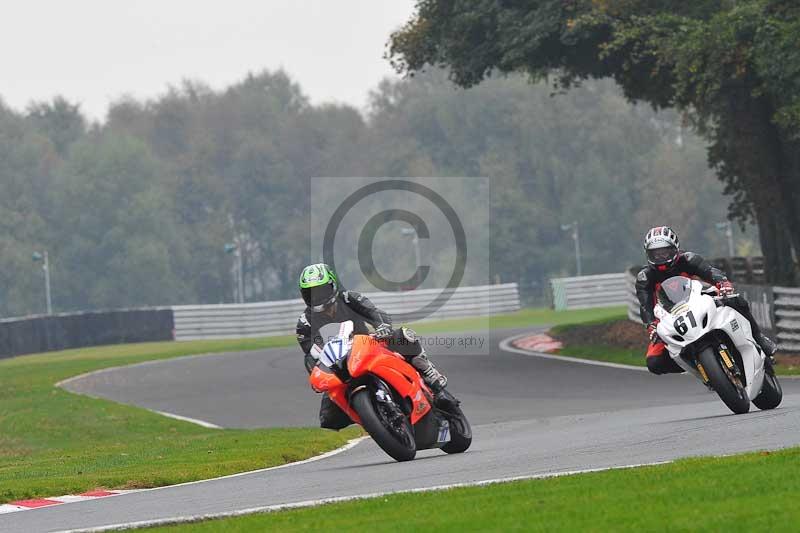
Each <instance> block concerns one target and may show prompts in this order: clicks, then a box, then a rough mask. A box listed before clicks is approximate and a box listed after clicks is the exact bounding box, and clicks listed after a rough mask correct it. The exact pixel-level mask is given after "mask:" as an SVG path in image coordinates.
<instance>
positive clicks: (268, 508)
mask: <svg viewBox="0 0 800 533" xmlns="http://www.w3.org/2000/svg"><path fill="white" fill-rule="evenodd" d="M672 462H674V461H656V462H652V463H638V464H632V465H619V466H608V467H601V468H586V469H581V470H567V471H562V472H548V473H543V474H529V475H523V476H513V477H504V478H494V479H484V480H480V481H467V482H463V483H451V484H447V485H434V486H431V487H420V488H414V489H405V490H397V491H385V492H373V493H368V494H356V495H353V496H338V497H333V498H323V499H319V500H304V501H299V502H292V503H280V504H275V505H264V506H261V507H250V508H248V509H241V510H238V511H225V512H221V513H207V514H201V515H186V516H178V517H173V518H159V519H154V520H141V521H138V522H126V523H120V524H109V525H106V526H98V527H91V528H84V529H66V530H62V531H60V532H59V533H100V532H103V531H121V530H125V529H135V528H143V527H152V526H164V525H171V524H185V523H192V522H200V521H203V520H210V519H219V518H232V517H236V516H243V515H249V514H256V513H270V512H275V511H284V510H289V509H299V508H303V507H316V506H319V505H326V504H330V503H341V502H348V501H355V500H365V499H369V498H380V497H382V496H389V495H392V494H415V493H424V492H435V491H443V490H449V489H458V488H465V487H482V486H486V485H497V484H501V483H511V482H514V481H526V480H532V479H549V478H556V477H564V476H572V475H576V474H589V473H592V472H605V471H609V470H627V469H631V468H639V467H643V466H656V465H663V464H669V463H672Z"/></svg>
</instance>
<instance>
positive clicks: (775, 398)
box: [753, 368, 783, 410]
mask: <svg viewBox="0 0 800 533" xmlns="http://www.w3.org/2000/svg"><path fill="white" fill-rule="evenodd" d="M781 400H783V389H781V384H780V383H779V382H778V377H777V376H776V375H775V371H774V370H772V369H771V368H769V369H767V370H765V372H764V384H763V385H762V386H761V392H759V393H758V396H756V397H755V398H753V403H754V404H756V407H758V408H759V409H762V410H766V409H775V408H776V407H778V406H779V405H780V404H781Z"/></svg>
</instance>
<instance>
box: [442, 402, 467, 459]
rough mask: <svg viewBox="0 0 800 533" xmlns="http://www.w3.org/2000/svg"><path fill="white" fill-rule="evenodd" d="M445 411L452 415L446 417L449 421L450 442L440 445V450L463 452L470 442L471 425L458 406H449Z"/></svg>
mask: <svg viewBox="0 0 800 533" xmlns="http://www.w3.org/2000/svg"><path fill="white" fill-rule="evenodd" d="M447 412H448V413H450V414H451V415H452V416H449V417H448V421H449V422H450V442H448V443H447V444H445V445H444V446H442V451H443V452H446V453H464V452H465V451H467V449H468V448H469V447H470V445H471V444H472V427H471V426H470V425H469V420H467V417H466V416H464V412H463V411H462V410H461V408H460V407H457V406H455V407H451V408H449V409H448V410H447Z"/></svg>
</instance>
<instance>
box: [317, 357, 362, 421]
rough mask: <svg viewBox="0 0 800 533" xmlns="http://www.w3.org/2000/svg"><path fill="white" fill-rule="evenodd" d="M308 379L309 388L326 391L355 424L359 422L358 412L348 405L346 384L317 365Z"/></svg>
mask: <svg viewBox="0 0 800 533" xmlns="http://www.w3.org/2000/svg"><path fill="white" fill-rule="evenodd" d="M308 381H309V383H311V388H313V389H314V390H315V391H317V392H325V393H327V394H328V397H329V398H330V399H331V401H332V402H333V403H335V404H336V405H338V406H339V407H340V408H341V409H342V411H344V412H345V413H347V415H348V416H349V417H350V419H351V420H353V422H355V423H356V424H360V423H361V419H360V418H359V417H358V413H356V412H355V410H353V408H351V407H350V403H349V402H348V398H347V385H345V384H344V383H343V382H342V380H340V379H339V378H337V377H336V376H335V375H334V374H332V373H330V372H325V371H324V370H321V369H320V367H318V366H317V367H314V370H313V371H312V372H311V375H310V376H309V377H308Z"/></svg>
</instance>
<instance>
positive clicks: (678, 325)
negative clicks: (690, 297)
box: [675, 311, 697, 335]
mask: <svg viewBox="0 0 800 533" xmlns="http://www.w3.org/2000/svg"><path fill="white" fill-rule="evenodd" d="M687 317H688V318H689V322H691V324H692V327H693V328H696V327H697V320H695V318H694V314H693V313H692V312H691V311H689V312H688V313H686V314H685V315H681V316H679V317H678V318H677V320H675V330H676V331H677V332H678V333H680V334H681V335H686V332H687V331H689V325H688V324H686V318H687Z"/></svg>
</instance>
